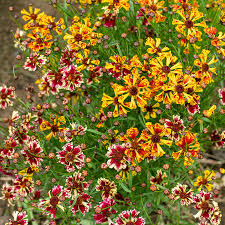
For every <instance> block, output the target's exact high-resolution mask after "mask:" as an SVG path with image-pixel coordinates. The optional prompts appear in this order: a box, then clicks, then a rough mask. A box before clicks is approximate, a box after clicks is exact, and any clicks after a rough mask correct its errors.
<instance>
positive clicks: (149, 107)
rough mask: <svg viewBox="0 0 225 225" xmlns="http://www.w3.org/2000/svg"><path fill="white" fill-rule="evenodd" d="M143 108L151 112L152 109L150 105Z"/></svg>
mask: <svg viewBox="0 0 225 225" xmlns="http://www.w3.org/2000/svg"><path fill="white" fill-rule="evenodd" d="M145 109H146V111H147V112H152V111H153V107H152V105H146V106H145Z"/></svg>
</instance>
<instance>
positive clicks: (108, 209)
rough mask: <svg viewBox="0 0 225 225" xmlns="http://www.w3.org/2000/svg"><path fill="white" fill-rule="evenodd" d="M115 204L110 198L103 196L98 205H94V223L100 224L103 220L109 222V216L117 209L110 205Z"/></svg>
mask: <svg viewBox="0 0 225 225" xmlns="http://www.w3.org/2000/svg"><path fill="white" fill-rule="evenodd" d="M115 204H116V201H115V200H113V199H112V198H105V199H104V200H103V201H102V202H100V203H99V205H97V206H95V213H96V214H94V215H93V216H94V220H95V224H102V223H104V222H108V223H109V224H110V223H111V219H110V216H111V215H113V214H116V213H117V211H116V210H115V209H113V208H112V207H113V206H114V205H115Z"/></svg>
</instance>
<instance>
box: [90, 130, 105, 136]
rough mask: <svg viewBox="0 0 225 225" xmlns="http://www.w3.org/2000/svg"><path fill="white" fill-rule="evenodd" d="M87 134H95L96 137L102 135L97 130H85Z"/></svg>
mask: <svg viewBox="0 0 225 225" xmlns="http://www.w3.org/2000/svg"><path fill="white" fill-rule="evenodd" d="M87 132H91V133H94V134H97V135H103V133H101V132H99V131H97V130H94V129H87Z"/></svg>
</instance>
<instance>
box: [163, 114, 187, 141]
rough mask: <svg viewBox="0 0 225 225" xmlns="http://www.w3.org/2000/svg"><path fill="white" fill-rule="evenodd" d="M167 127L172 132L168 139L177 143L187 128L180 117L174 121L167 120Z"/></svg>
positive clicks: (175, 117)
mask: <svg viewBox="0 0 225 225" xmlns="http://www.w3.org/2000/svg"><path fill="white" fill-rule="evenodd" d="M165 127H166V128H169V129H170V130H171V132H170V133H169V134H168V138H170V139H172V140H176V141H178V140H179V133H180V132H181V131H182V130H184V128H185V127H184V125H183V120H182V119H181V118H180V116H173V121H171V120H169V119H166V120H165Z"/></svg>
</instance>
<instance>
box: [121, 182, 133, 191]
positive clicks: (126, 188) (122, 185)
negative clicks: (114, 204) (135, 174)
mask: <svg viewBox="0 0 225 225" xmlns="http://www.w3.org/2000/svg"><path fill="white" fill-rule="evenodd" d="M119 185H120V186H121V188H123V190H124V191H126V192H128V193H130V192H131V190H129V189H128V187H127V186H126V185H125V184H124V183H119Z"/></svg>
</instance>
